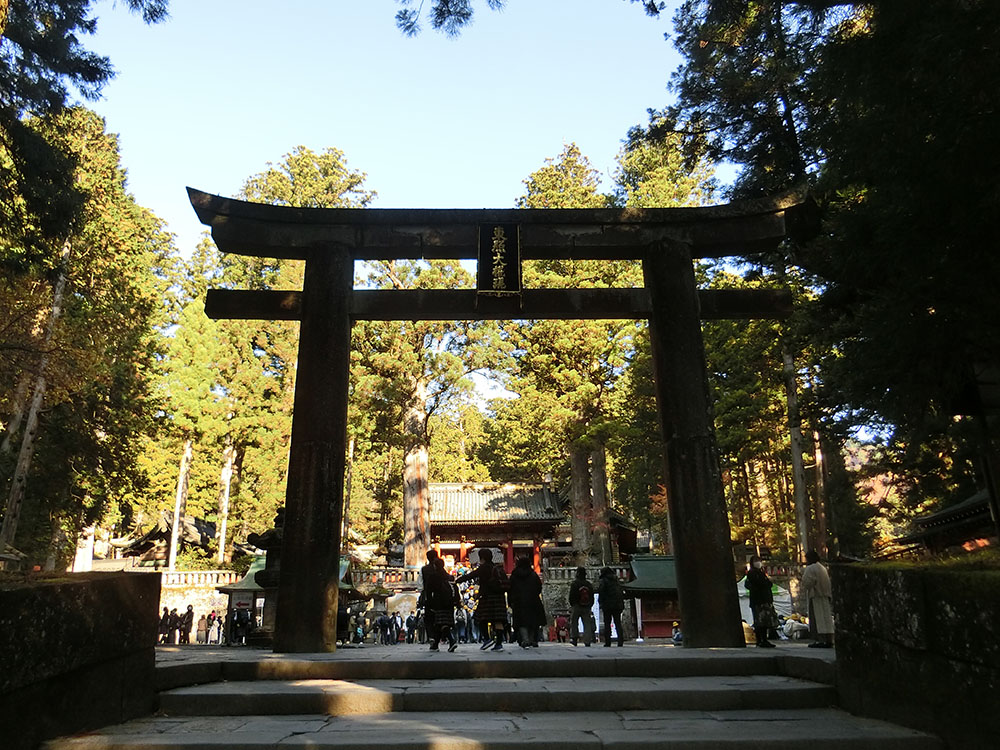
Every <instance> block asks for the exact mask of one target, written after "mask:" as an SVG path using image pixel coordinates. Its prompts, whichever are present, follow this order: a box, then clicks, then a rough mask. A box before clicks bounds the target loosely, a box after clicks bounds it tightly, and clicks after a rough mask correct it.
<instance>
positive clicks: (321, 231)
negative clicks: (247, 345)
mask: <svg viewBox="0 0 1000 750" xmlns="http://www.w3.org/2000/svg"><path fill="white" fill-rule="evenodd" d="M188 193H189V196H190V199H191V204H192V206H193V207H194V209H195V212H196V213H197V215H198V218H199V219H200V220H201V222H202V223H203V224H206V225H208V226H210V227H211V229H212V237H213V239H214V240H215V243H216V245H217V246H218V248H219V250H221V251H222V252H227V253H238V254H242V255H249V256H257V257H268V258H275V257H277V258H294V259H302V260H305V281H304V283H303V288H302V290H301V291H298V290H289V291H250V290H219V289H212V290H209V292H208V296H207V299H206V304H205V309H206V313H207V314H208V315H209V317H211V318H240V319H278V320H299V321H301V328H300V334H299V359H298V374H297V382H296V384H295V403H294V413H293V418H292V438H291V448H290V451H289V467H288V484H287V489H286V505H285V517H284V518H285V520H284V536H283V543H282V550H281V573H280V580H279V595H278V608H277V617H276V623H275V636H274V650H275V651H278V652H294V653H307V652H319V651H333V650H335V649H336V615H337V595H338V593H337V592H338V579H339V570H340V568H339V563H340V547H341V538H340V536H341V522H342V512H343V501H344V469H345V462H346V453H347V445H346V441H347V397H348V365H349V359H350V347H351V325H352V322H353V321H354V320H364V319H368V320H490V319H494V320H495V319H504V320H509V319H513V320H517V319H542V318H558V319H611V318H625V319H642V318H645V319H648V320H649V321H650V333H651V337H652V342H653V360H654V372H655V377H656V396H657V409H658V412H659V418H660V426H661V429H662V433H663V445H664V463H665V476H666V487H667V497H668V507H669V512H670V522H671V525H672V528H673V536H674V554H675V558H676V563H677V582H678V595H679V599H680V606H681V608H682V611H683V612H684V625H685V627H684V644H685V646H691V647H725V646H730V647H732V646H743V645H744V638H743V629H742V627H741V625H740V610H739V604H738V600H737V595H736V578H735V571H734V561H733V553H732V545H731V542H730V538H729V520H728V517H727V514H726V505H725V498H724V496H723V490H722V481H721V476H720V470H719V461H718V451H717V447H716V443H715V436H714V430H713V425H712V417H711V403H710V401H709V393H708V381H707V376H706V371H705V354H704V347H703V343H702V335H701V324H700V321H701V320H702V319H719V318H753V317H783V316H785V315H787V314H788V312H789V311H790V306H791V297H790V295H789V294H788V293H787V292H786V291H781V290H774V291H767V290H725V291H723V290H715V291H699V290H697V289H696V288H695V278H694V270H693V264H692V259H693V258H707V257H724V256H729V255H737V254H739V255H744V254H748V253H753V252H760V251H765V250H769V249H772V248H774V247H775V246H776V245H777V244H778V243H779V242H780V241H781V240H782V239H783V238H784V237H785V233H786V213H788V216H789V217H791V215H792V214H790V213H789V212H790V211H791V210H792V209H795V207H797V206H799V205H801V204H802V197H801V196H800V195H798V194H786V195H783V196H778V197H773V198H769V199H765V200H757V201H747V202H743V203H739V204H736V203H733V204H727V205H722V206H711V207H703V208H701V207H700V208H661V209H482V210H464V209H463V210H436V209H427V210H424V209H420V210H416V209H414V210H411V209H367V208H366V209H350V208H334V209H325V208H293V207H288V206H272V205H263V204H256V203H247V202H243V201H237V200H232V199H229V198H222V197H219V196H215V195H210V194H207V193H203V192H200V191H197V190H194V189H191V188H188ZM555 258H566V259H577V260H594V259H598V260H600V259H607V260H619V259H639V260H641V261H642V266H643V273H644V277H645V287H644V288H642V289H522V288H521V275H520V270H521V261H522V260H523V259H555ZM393 259H477V260H478V261H479V271H478V280H477V288H476V289H460V290H454V289H429V290H425V289H421V290H362V289H354V262H355V261H357V260H361V261H364V260H393Z"/></svg>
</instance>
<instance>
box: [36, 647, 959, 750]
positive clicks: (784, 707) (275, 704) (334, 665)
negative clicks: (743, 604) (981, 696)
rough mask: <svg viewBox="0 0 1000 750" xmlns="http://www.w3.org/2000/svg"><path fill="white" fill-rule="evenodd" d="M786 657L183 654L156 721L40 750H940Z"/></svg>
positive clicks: (164, 687)
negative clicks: (842, 703) (839, 703)
mask: <svg viewBox="0 0 1000 750" xmlns="http://www.w3.org/2000/svg"><path fill="white" fill-rule="evenodd" d="M774 651H778V650H772V652H770V653H769V652H767V651H762V650H760V651H757V650H747V651H743V650H699V651H694V650H692V651H684V650H679V649H663V648H649V647H647V648H644V649H643V648H633V649H629V648H625V649H621V650H619V649H603V648H590V649H572V648H565V647H558V646H557V647H550V648H545V649H538V650H529V651H521V650H519V649H517V650H514V649H511V650H506V649H505V650H504V651H503V652H500V653H492V654H491V653H485V654H484V653H482V652H479V650H478V649H468V648H466V649H460V650H459V651H458V652H456V653H454V654H449V653H445V652H441V653H428V652H427V651H426V649H419V650H418V649H409V650H405V651H404V650H402V649H397V648H391V647H390V648H384V649H373V650H367V651H364V652H362V651H354V652H351V651H347V650H345V651H342V652H338V653H337V654H334V655H330V654H317V655H299V656H288V655H275V654H267V653H259V652H258V654H252V653H249V652H227V653H225V654H220V655H219V657H208V658H206V656H205V655H203V654H198V652H187V653H178V655H177V661H174V662H172V663H169V664H162V665H160V666H158V667H157V685H158V689H159V690H160V710H159V713H158V714H157V715H155V716H151V717H147V718H143V719H138V720H135V721H131V722H128V723H126V724H122V725H118V726H114V727H108V728H105V729H104V730H101V731H99V732H92V733H88V734H86V735H82V736H78V737H68V738H61V739H58V740H54V741H51V742H49V743H47V744H46V745H45V747H44V750H237V749H239V750H264V748H283V747H286V746H288V747H292V748H295V747H301V748H310V749H311V750H334V749H335V748H336V750H376V748H377V749H378V750H539V749H540V748H544V750H564V749H565V750H590V749H593V750H686V749H687V748H697V749H701V750H705V749H707V748H712V749H713V750H729V748H732V750H737V749H738V750H756V749H758V748H759V749H760V750H764V749H765V748H767V750H772V749H773V748H774V747H777V746H779V745H782V746H795V745H798V746H801V747H808V748H809V750H869V749H871V748H878V749H879V750H942V748H943V745H942V744H941V743H940V741H939V740H937V739H936V738H934V737H930V736H928V735H925V734H922V733H920V732H916V731H913V730H910V729H905V728H902V727H897V726H893V725H891V724H886V723H884V722H879V721H875V720H869V719H864V718H859V717H855V716H851V715H850V714H847V713H845V712H843V711H840V710H839V709H837V708H836V707H835V703H836V692H835V689H834V687H833V683H834V679H835V663H834V661H833V658H832V656H833V655H832V654H827V655H824V656H821V657H820V658H816V656H814V655H812V654H805V653H803V652H801V651H800V653H799V654H796V653H794V652H793V651H792V650H791V649H787V650H784V652H783V653H782V652H779V653H774ZM188 653H190V654H192V655H197V658H186V657H187V655H188Z"/></svg>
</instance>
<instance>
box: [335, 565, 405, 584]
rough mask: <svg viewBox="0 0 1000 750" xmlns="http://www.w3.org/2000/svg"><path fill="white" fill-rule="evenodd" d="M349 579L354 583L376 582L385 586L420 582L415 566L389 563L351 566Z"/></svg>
mask: <svg viewBox="0 0 1000 750" xmlns="http://www.w3.org/2000/svg"><path fill="white" fill-rule="evenodd" d="M351 580H352V581H353V582H354V584H355V585H358V584H360V583H378V584H381V585H383V586H385V587H387V588H393V587H394V586H405V585H413V586H417V585H419V584H420V571H419V570H418V569H416V568H402V567H396V566H390V565H376V566H372V567H366V568H362V567H358V566H352V567H351Z"/></svg>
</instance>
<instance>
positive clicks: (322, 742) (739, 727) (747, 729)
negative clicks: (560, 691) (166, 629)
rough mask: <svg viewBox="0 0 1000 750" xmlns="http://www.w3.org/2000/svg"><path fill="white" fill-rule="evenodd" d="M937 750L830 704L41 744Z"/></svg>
mask: <svg viewBox="0 0 1000 750" xmlns="http://www.w3.org/2000/svg"><path fill="white" fill-rule="evenodd" d="M284 747H291V748H310V750H532V749H534V750H537V749H538V748H545V750H689V749H690V750H695V749H697V750H709V749H711V750H729V749H730V748H731V749H732V750H773V749H774V748H775V747H807V748H809V750H871V749H872V748H878V750H942V748H943V745H942V744H941V743H940V742H939V741H938V740H936V739H934V738H932V737H929V736H927V735H924V734H920V733H919V732H916V731H913V730H909V729H903V728H900V727H896V726H893V725H891V724H886V723H884V722H879V721H874V720H870V719H862V718H858V717H854V716H851V715H849V714H846V713H843V712H841V711H839V710H837V709H830V708H826V709H785V708H771V709H763V710H754V711H674V710H671V711H623V712H613V711H587V712H565V713H552V712H542V713H528V714H525V713H500V712H488V713H484V712H462V713H453V712H446V713H445V712H427V713H422V712H421V713H378V714H354V715H350V716H326V715H303V716H296V717H290V716H244V717H229V716H216V717H211V718H203V719H198V720H192V719H181V718H163V717H153V718H149V719H142V720H138V721H134V722H130V723H129V724H126V725H122V726H120V727H112V728H109V729H107V730H105V731H103V732H101V733H99V734H93V735H88V736H82V737H73V738H64V739H60V740H56V741H54V742H50V743H48V745H47V746H46V750H265V748H284Z"/></svg>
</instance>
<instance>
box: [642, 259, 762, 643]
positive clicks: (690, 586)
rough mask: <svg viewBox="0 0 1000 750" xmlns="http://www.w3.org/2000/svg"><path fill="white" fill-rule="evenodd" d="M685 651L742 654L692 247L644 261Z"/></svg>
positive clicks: (742, 640) (740, 631) (737, 607)
mask: <svg viewBox="0 0 1000 750" xmlns="http://www.w3.org/2000/svg"><path fill="white" fill-rule="evenodd" d="M643 274H644V276H645V281H646V288H647V289H648V290H649V294H650V298H651V301H652V311H651V314H650V316H649V323H650V326H649V328H650V337H651V339H652V344H653V368H654V372H655V380H656V404H657V410H658V411H659V418H660V428H661V430H662V432H663V444H664V464H665V469H664V472H665V477H666V482H667V508H668V512H669V514H670V525H671V528H672V530H673V543H674V560H675V561H676V564H677V585H678V597H679V600H680V608H681V612H682V613H683V618H684V623H683V626H682V630H683V632H684V645H685V646H689V647H694V648H699V647H711V646H716V647H718V646H733V647H743V645H744V637H743V628H742V627H741V626H740V613H739V599H738V598H737V596H736V594H737V592H736V582H735V578H734V576H733V553H732V543H731V541H730V539H729V518H728V515H727V513H726V500H725V495H724V494H723V489H722V478H721V476H720V474H719V455H718V447H717V446H716V442H715V431H714V429H713V425H712V404H711V401H710V400H709V391H708V376H707V373H706V368H705V347H704V342H703V340H702V335H701V319H700V310H699V303H698V292H697V288H696V286H695V278H694V268H693V265H692V262H691V248H690V247H688V246H687V245H684V244H682V243H679V242H663V243H661V244H659V245H658V246H656V247H655V248H653V251H652V252H649V253H647V254H646V257H645V258H644V259H643Z"/></svg>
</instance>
